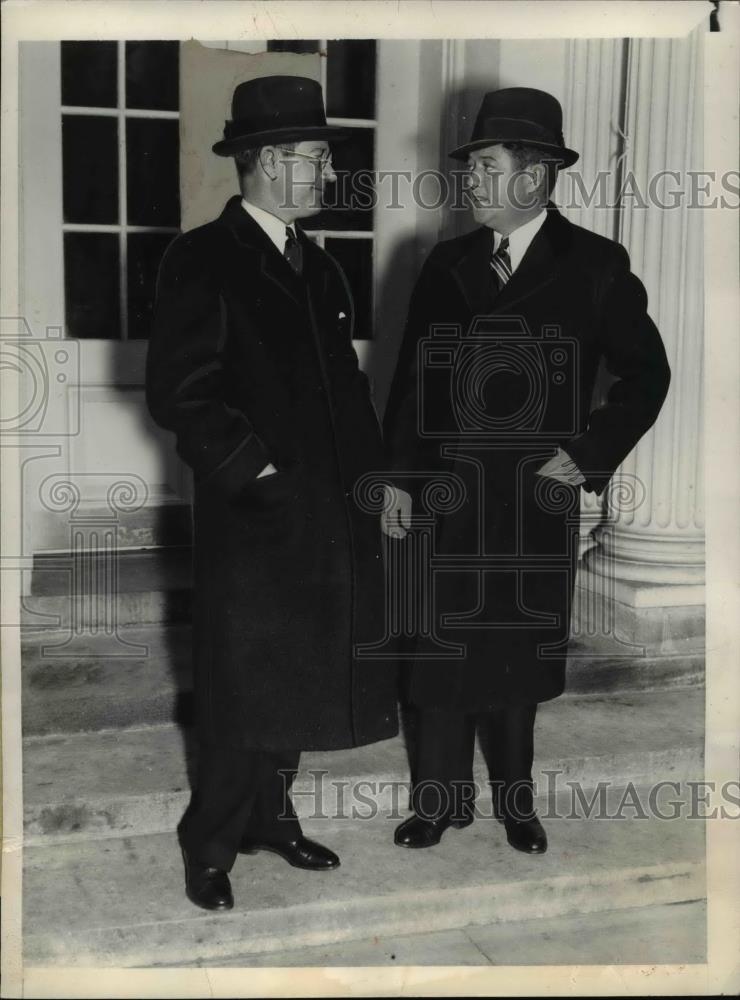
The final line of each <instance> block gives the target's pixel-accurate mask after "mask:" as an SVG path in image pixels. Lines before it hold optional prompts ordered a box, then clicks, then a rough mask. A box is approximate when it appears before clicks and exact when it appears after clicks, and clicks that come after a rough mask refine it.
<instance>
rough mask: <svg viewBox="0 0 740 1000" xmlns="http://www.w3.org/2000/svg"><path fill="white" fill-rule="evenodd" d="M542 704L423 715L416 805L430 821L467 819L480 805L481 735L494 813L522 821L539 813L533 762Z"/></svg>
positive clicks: (427, 711) (415, 783) (414, 793)
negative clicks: (476, 766) (477, 756)
mask: <svg viewBox="0 0 740 1000" xmlns="http://www.w3.org/2000/svg"><path fill="white" fill-rule="evenodd" d="M536 714H537V705H536V704H532V705H518V706H515V707H513V706H512V707H507V708H499V709H495V710H493V711H488V712H481V713H476V714H468V713H464V712H454V711H447V710H444V709H420V710H418V711H417V720H418V724H417V740H416V764H415V768H414V780H413V789H412V794H411V805H412V808H413V809H414V811H415V812H416V813H417V814H418V815H420V816H423V817H426V818H429V819H431V818H435V817H439V816H442V815H444V814H446V813H447V812H449V813H450V814H451V815H452V818H453V819H462V818H464V817H465V816H466V815H468V814H469V813H470V812H471V811H472V809H473V806H474V803H475V797H476V787H475V782H474V780H473V756H474V752H475V733H476V728H478V730H479V732H480V736H481V744H482V747H483V750H484V754H485V756H486V758H487V762H488V765H489V772H490V778H491V784H492V790H493V812H494V815H495V816H496V817H497V818H503V817H504V816H505V815H507V814H508V815H510V816H513V817H515V818H517V819H523V818H527V817H528V816H531V815H532V813H533V808H534V803H533V795H532V762H533V759H534V720H535V716H536Z"/></svg>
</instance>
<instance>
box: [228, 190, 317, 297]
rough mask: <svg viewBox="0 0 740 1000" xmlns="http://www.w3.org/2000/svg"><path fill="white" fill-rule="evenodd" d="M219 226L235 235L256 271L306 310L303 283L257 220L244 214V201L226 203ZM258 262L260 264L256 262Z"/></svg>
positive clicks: (232, 200) (235, 200) (234, 198)
mask: <svg viewBox="0 0 740 1000" xmlns="http://www.w3.org/2000/svg"><path fill="white" fill-rule="evenodd" d="M219 222H220V223H222V224H223V225H225V226H226V227H227V228H228V229H229V230H230V231H231V232H232V234H233V235H234V238H235V239H236V241H237V242H238V243H239V245H240V247H241V248H242V250H244V251H245V252H246V253H247V254H249V255H251V256H252V258H253V265H252V266H253V267H255V266H256V267H257V268H258V270H259V272H260V274H261V275H262V277H263V278H265V279H266V280H267V281H269V282H271V283H272V284H273V285H274V286H275V287H276V289H277V290H278V291H279V292H280V293H281V294H282V295H284V296H287V297H288V298H290V299H292V300H293V302H294V303H295V304H296V305H297V306H299V307H301V308H304V306H305V298H304V288H303V283H302V279H301V278H299V277H298V275H297V274H296V273H295V271H294V270H293V268H292V267H291V266H290V264H289V263H288V261H287V260H286V259H285V257H284V256H283V255H282V254H281V253H280V251H279V250H278V249H277V247H276V246H275V244H274V243H273V242H272V240H271V239H270V237H269V236H268V235H267V233H266V232H265V231H264V230H263V229H262V227H261V226H259V225H257V223H256V222H255V221H254V219H253V218H252V217H251V216H250V215H249V214H248V213H247V212H245V211H244V209H243V208H242V205H241V198H240V197H239V196H238V195H235V196H234V197H233V198H230V199H229V201H228V202H227V203H226V207H225V208H224V210H223V212H222V213H221V215H220V217H219ZM257 259H258V260H257Z"/></svg>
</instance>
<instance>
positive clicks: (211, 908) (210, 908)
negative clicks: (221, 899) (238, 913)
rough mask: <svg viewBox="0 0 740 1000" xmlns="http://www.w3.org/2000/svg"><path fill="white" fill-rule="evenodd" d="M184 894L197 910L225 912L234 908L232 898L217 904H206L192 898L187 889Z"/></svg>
mask: <svg viewBox="0 0 740 1000" xmlns="http://www.w3.org/2000/svg"><path fill="white" fill-rule="evenodd" d="M185 895H186V896H187V897H188V899H189V900H190V902H191V903H192V904H193V906H197V907H198V909H199V910H208V912H209V913H225V912H226V911H227V910H233V909H234V901H233V900H232V901H231V902H230V903H223V904H222V905H219V906H206V905H205V903H201V902H199V901H198V900H197V899H193V897H192V896H191V895H190V893H189V892H188V891H187V889H186V890H185Z"/></svg>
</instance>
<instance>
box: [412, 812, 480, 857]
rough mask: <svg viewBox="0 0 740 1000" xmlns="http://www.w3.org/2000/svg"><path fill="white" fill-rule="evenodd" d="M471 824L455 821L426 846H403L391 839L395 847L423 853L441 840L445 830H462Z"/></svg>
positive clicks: (469, 822) (469, 820) (462, 820)
mask: <svg viewBox="0 0 740 1000" xmlns="http://www.w3.org/2000/svg"><path fill="white" fill-rule="evenodd" d="M472 822H473V820H472V819H461V820H456V821H455V822H453V823H450V824H449V826H448V827H446V828H445V829H444V830H443V831H442V833H440V835H439V837H437V839H436V840H431V841H430V842H429V843H428V844H404V842H403V841H402V840H396V838H395V837H394V838H393V843H394V844H395V845H396V847H408V848H409V849H410V850H412V851H423V850H424V848H426V847H436V846H437V844H438V843H439V842H440V841H441V840H442V837H443V836H444V835H445V833H447V830H450V829H452V830H464V829H465V827H466V826H470V824H471V823H472Z"/></svg>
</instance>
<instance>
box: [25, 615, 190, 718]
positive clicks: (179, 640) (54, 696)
mask: <svg viewBox="0 0 740 1000" xmlns="http://www.w3.org/2000/svg"><path fill="white" fill-rule="evenodd" d="M21 660H22V680H23V699H22V708H23V732H24V734H26V735H33V734H41V733H55V732H76V731H83V730H98V729H105V728H113V727H118V726H135V725H145V724H154V723H164V722H172V721H181V722H187V721H188V720H189V719H190V718H191V716H192V704H191V687H192V670H191V629H190V626H189V625H167V626H162V625H155V626H152V625H149V626H144V627H140V628H123V629H120V630H119V632H118V633H116V634H114V635H105V634H98V635H97V636H82V637H80V636H78V637H70V636H69V635H68V634H66V633H64V632H59V631H49V632H44V633H38V632H31V633H26V634H24V636H23V641H22V652H21Z"/></svg>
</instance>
